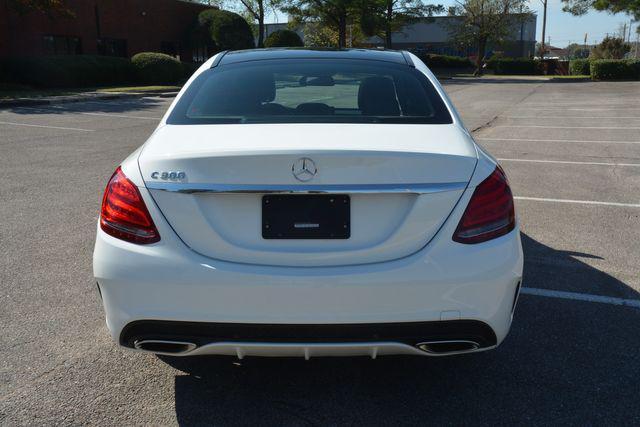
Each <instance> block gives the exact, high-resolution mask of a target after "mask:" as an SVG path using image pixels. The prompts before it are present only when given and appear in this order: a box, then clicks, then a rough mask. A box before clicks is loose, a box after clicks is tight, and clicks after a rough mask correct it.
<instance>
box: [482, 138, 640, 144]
mask: <svg viewBox="0 0 640 427" xmlns="http://www.w3.org/2000/svg"><path fill="white" fill-rule="evenodd" d="M475 139H476V140H477V141H521V142H572V143H573V142H577V143H580V142H589V143H593V144H640V141H593V140H588V139H527V138H477V137H476V138H475Z"/></svg>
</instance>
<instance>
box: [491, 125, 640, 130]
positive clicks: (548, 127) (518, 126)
mask: <svg viewBox="0 0 640 427" xmlns="http://www.w3.org/2000/svg"><path fill="white" fill-rule="evenodd" d="M492 127H493V128H540V129H626V130H638V129H640V127H628V126H544V125H497V126H492Z"/></svg>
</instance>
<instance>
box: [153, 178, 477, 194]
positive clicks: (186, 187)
mask: <svg viewBox="0 0 640 427" xmlns="http://www.w3.org/2000/svg"><path fill="white" fill-rule="evenodd" d="M145 184H146V187H147V188H148V189H149V190H161V191H169V192H174V193H186V194H193V193H214V194H417V195H420V194H432V193H442V192H445V191H456V190H464V189H466V188H467V185H468V184H469V183H468V182H467V181H461V182H442V183H398V184H317V185H288V184H273V185H264V184H202V183H184V182H156V181H151V182H149V181H146V182H145Z"/></svg>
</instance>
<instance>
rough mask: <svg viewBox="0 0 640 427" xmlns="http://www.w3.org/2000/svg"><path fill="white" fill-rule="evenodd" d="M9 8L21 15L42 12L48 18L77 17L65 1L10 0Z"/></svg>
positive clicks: (8, 2)
mask: <svg viewBox="0 0 640 427" xmlns="http://www.w3.org/2000/svg"><path fill="white" fill-rule="evenodd" d="M7 4H8V5H9V7H10V8H11V9H13V10H15V11H16V12H18V13H19V14H21V15H24V14H25V13H29V12H32V11H37V12H42V13H45V14H46V15H48V16H54V15H60V16H66V17H73V16H75V15H74V13H73V12H72V11H71V10H70V9H69V8H68V7H67V5H66V3H65V1H64V0H8V1H7Z"/></svg>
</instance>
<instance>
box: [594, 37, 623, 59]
mask: <svg viewBox="0 0 640 427" xmlns="http://www.w3.org/2000/svg"><path fill="white" fill-rule="evenodd" d="M630 50H631V46H629V45H628V44H627V43H625V42H624V40H622V39H621V38H617V37H605V38H604V40H602V41H601V42H600V44H599V45H597V46H596V47H594V48H593V50H592V51H591V55H590V57H591V58H593V59H622V58H624V55H625V54H626V53H627V52H629V51H630Z"/></svg>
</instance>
